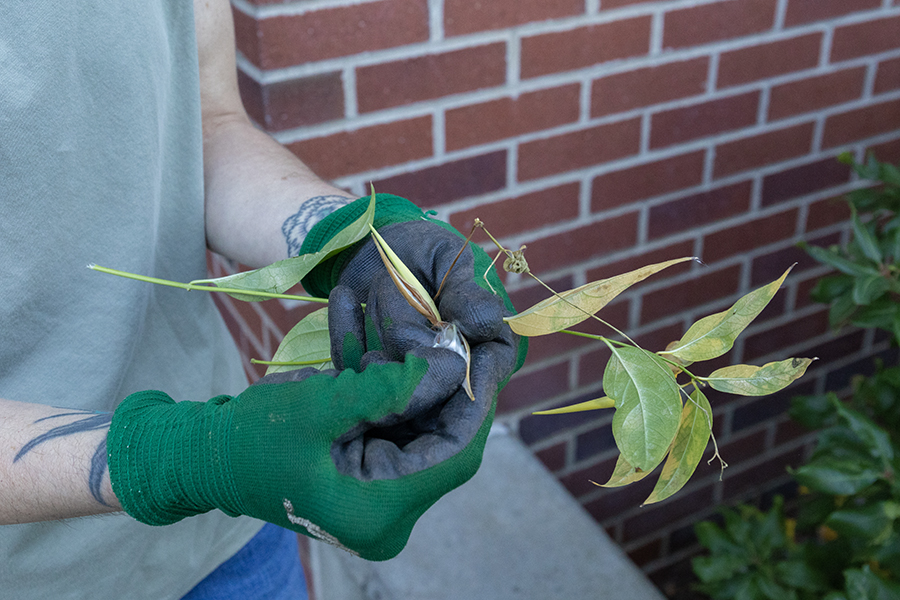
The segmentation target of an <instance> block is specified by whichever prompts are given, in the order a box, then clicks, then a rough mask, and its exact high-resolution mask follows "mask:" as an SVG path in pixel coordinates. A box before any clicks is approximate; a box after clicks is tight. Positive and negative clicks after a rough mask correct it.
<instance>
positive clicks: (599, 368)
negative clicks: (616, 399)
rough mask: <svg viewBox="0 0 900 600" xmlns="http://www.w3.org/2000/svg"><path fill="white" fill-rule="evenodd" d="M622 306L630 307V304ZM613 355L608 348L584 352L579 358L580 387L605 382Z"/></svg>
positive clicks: (603, 347)
mask: <svg viewBox="0 0 900 600" xmlns="http://www.w3.org/2000/svg"><path fill="white" fill-rule="evenodd" d="M621 304H622V306H628V304H630V303H621ZM601 318H603V317H601ZM611 355H612V353H611V352H610V351H609V348H608V347H606V346H598V347H597V349H595V350H591V351H589V352H584V353H583V354H582V355H581V356H580V357H578V385H579V386H582V387H583V386H587V385H591V384H592V383H600V382H601V381H603V371H604V369H606V363H607V362H609V357H610V356H611Z"/></svg>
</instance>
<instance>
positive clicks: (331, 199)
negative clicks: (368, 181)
mask: <svg viewBox="0 0 900 600" xmlns="http://www.w3.org/2000/svg"><path fill="white" fill-rule="evenodd" d="M352 201H353V199H352V198H348V197H347V196H337V195H332V196H315V197H313V198H310V199H309V200H307V201H305V202H304V203H303V204H301V205H300V210H298V211H297V212H296V213H294V214H293V215H291V216H290V217H288V218H287V219H286V220H285V222H284V224H283V225H282V226H281V232H282V233H283V234H284V239H285V241H287V247H288V256H289V257H291V256H297V255H299V254H300V246H301V245H302V244H303V240H304V239H305V238H306V234H308V233H309V230H310V229H312V228H313V225H315V224H316V223H318V222H319V221H321V220H322V219H324V218H325V217H326V216H328V215H329V214H331V213H333V212H334V211H336V210H337V209H339V208H341V207H342V206H346V205H347V204H349V203H350V202H352Z"/></svg>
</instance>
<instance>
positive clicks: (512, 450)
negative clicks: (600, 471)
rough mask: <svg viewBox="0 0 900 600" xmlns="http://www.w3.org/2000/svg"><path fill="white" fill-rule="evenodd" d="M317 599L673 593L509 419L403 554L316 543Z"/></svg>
mask: <svg viewBox="0 0 900 600" xmlns="http://www.w3.org/2000/svg"><path fill="white" fill-rule="evenodd" d="M311 568H312V575H313V577H312V579H313V581H312V582H311V583H312V585H313V589H314V593H315V597H316V600H449V599H461V600H481V599H484V600H513V599H515V600H539V599H540V600H551V599H557V598H559V599H565V600H580V599H582V598H585V599H589V598H597V599H600V598H603V599H623V600H664V597H663V595H662V594H661V593H660V592H659V591H658V590H657V589H656V588H655V587H654V586H653V585H652V584H651V583H650V582H649V581H648V580H647V579H646V577H644V575H643V573H641V571H640V570H639V569H638V568H637V567H636V566H635V565H634V564H633V563H632V562H631V561H630V560H629V559H628V557H627V556H625V554H624V553H623V552H622V551H621V549H619V547H618V546H616V544H615V543H613V541H612V540H611V539H610V538H609V537H608V535H607V534H606V532H605V531H604V530H603V529H602V528H601V527H599V526H598V525H597V524H596V522H595V521H594V520H593V519H592V518H591V517H590V516H589V515H588V514H587V513H586V512H584V510H583V509H582V508H581V506H580V505H579V504H578V503H577V502H576V501H575V499H574V498H572V496H571V495H570V494H569V493H568V492H567V491H566V490H565V488H563V487H562V486H561V485H560V484H559V482H558V481H557V480H556V479H555V478H554V477H553V476H552V475H551V474H550V473H549V472H548V471H547V470H546V469H545V468H544V466H543V465H542V464H540V463H539V462H538V461H537V459H535V458H534V456H532V454H531V453H530V452H529V451H528V449H527V448H525V447H524V446H523V445H522V443H521V442H520V441H519V440H518V439H516V438H515V437H514V436H513V435H512V434H510V432H509V431H507V430H506V428H504V427H502V426H495V428H494V430H493V431H492V432H491V436H490V437H489V438H488V443H487V448H486V450H485V455H484V462H483V464H482V467H481V469H480V470H479V471H478V473H477V474H476V475H475V477H474V478H472V480H471V481H470V482H468V483H467V484H466V485H464V486H462V487H461V488H459V489H457V490H455V491H453V492H451V493H450V494H447V495H446V496H445V497H444V498H442V499H441V500H440V501H439V502H438V503H437V504H435V505H434V507H432V509H431V510H429V511H428V512H427V513H426V514H425V515H423V516H422V518H421V519H420V520H419V522H418V523H417V524H416V528H415V529H414V530H413V533H412V536H411V537H410V540H409V544H408V545H407V546H406V548H405V549H404V550H403V552H401V553H400V554H399V555H398V556H397V557H396V558H394V559H392V560H389V561H385V562H381V563H373V562H368V561H365V560H362V559H359V558H356V557H353V556H351V555H349V554H347V553H345V552H343V551H341V550H338V549H337V548H334V547H331V546H328V545H327V544H322V543H313V545H312V548H311Z"/></svg>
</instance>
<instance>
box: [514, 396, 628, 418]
mask: <svg viewBox="0 0 900 600" xmlns="http://www.w3.org/2000/svg"><path fill="white" fill-rule="evenodd" d="M613 406H615V401H614V400H612V399H610V398H608V397H606V396H603V397H602V398H594V399H593V400H588V401H587V402H579V403H578V404H570V405H569V406H561V407H560V408H551V409H550V410H538V411H535V412H533V413H531V414H533V415H562V414H565V413H573V412H583V411H586V410H600V409H603V408H612V407H613Z"/></svg>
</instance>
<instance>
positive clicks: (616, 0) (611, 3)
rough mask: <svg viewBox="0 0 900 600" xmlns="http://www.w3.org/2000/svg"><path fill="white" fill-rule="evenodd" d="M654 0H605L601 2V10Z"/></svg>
mask: <svg viewBox="0 0 900 600" xmlns="http://www.w3.org/2000/svg"><path fill="white" fill-rule="evenodd" d="M653 1H654V0H603V2H601V3H600V10H601V11H603V10H615V9H617V8H622V7H623V6H630V5H632V4H641V3H642V2H643V3H647V2H653Z"/></svg>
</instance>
